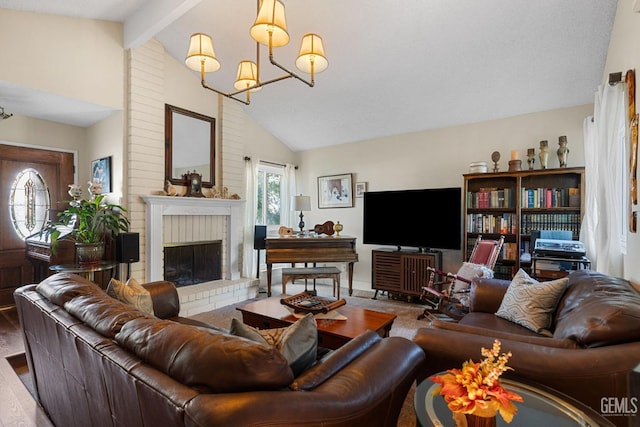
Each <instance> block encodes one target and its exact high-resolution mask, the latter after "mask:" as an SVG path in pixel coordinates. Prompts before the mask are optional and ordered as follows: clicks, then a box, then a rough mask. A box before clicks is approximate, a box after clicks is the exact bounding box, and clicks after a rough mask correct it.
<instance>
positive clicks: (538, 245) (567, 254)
mask: <svg viewBox="0 0 640 427" xmlns="http://www.w3.org/2000/svg"><path fill="white" fill-rule="evenodd" d="M586 253H587V251H586V249H585V247H584V243H582V242H581V241H579V240H557V239H541V238H540V239H536V242H535V246H534V248H533V254H534V255H535V256H539V257H541V256H542V257H561V258H572V259H573V258H578V259H579V258H582V257H584V256H585V255H586Z"/></svg>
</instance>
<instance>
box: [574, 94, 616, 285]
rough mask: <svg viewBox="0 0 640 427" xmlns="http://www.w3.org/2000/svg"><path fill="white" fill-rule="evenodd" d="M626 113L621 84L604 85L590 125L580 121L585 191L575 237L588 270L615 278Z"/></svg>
mask: <svg viewBox="0 0 640 427" xmlns="http://www.w3.org/2000/svg"><path fill="white" fill-rule="evenodd" d="M625 114H626V113H625V94H624V85H623V84H617V85H614V86H611V85H603V86H600V87H599V88H598V92H597V93H596V96H595V103H594V116H593V123H592V124H590V123H589V122H588V121H587V122H585V125H584V128H585V142H584V151H585V176H586V178H585V179H586V193H585V218H584V221H583V226H582V230H581V233H580V237H581V240H582V241H583V242H584V243H585V245H586V247H587V250H588V252H587V255H588V256H589V257H590V258H591V260H592V266H591V268H592V269H594V270H596V271H599V272H601V273H605V274H608V275H611V276H616V277H621V276H622V274H623V270H622V268H623V254H624V245H623V239H624V236H625V233H626V227H625V221H624V215H626V209H624V206H625V200H626V199H625V197H626V194H627V193H626V191H625V188H626V180H625V178H626V175H627V174H626V161H625V157H626V156H625V152H626V150H625V134H626V132H625V127H626V124H625ZM587 120H589V119H587Z"/></svg>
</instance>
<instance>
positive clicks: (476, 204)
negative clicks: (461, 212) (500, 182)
mask: <svg viewBox="0 0 640 427" xmlns="http://www.w3.org/2000/svg"><path fill="white" fill-rule="evenodd" d="M515 206H516V197H515V188H481V189H480V190H479V191H475V192H473V191H468V192H467V208H469V209H484V208H514V207H515Z"/></svg>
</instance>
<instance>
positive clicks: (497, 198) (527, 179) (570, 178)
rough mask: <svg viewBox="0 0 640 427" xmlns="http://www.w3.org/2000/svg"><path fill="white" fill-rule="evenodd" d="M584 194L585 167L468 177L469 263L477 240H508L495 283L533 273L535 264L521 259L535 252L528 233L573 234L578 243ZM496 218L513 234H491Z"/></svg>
mask: <svg viewBox="0 0 640 427" xmlns="http://www.w3.org/2000/svg"><path fill="white" fill-rule="evenodd" d="M584 188H585V187H584V168H583V167H575V168H558V169H539V170H522V171H513V172H494V173H474V174H465V175H464V191H463V194H464V201H463V206H464V214H463V222H464V225H463V227H464V228H463V232H464V238H463V245H464V248H463V252H462V253H463V256H464V257H465V258H464V259H465V260H466V259H468V258H469V255H470V252H471V249H472V248H473V244H474V243H475V240H476V239H477V237H478V236H479V235H482V236H483V238H486V239H496V238H498V237H499V236H500V235H504V236H505V245H504V248H503V253H502V254H501V257H500V259H499V260H498V262H497V264H496V268H495V269H494V272H495V275H496V277H498V278H503V279H511V278H512V277H513V275H514V274H515V273H516V272H517V271H518V269H520V268H523V269H524V270H525V271H527V272H529V273H530V272H531V262H530V261H527V260H523V259H521V256H522V254H523V253H524V252H529V253H531V251H532V250H533V248H532V247H531V245H530V242H531V236H530V231H531V230H571V231H572V234H573V238H574V239H575V240H577V239H578V237H579V231H580V225H581V221H582V215H583V212H584ZM505 194H507V196H506V197H507V201H504V200H505V199H504V197H505V196H504V195H505ZM571 196H572V197H571ZM525 197H526V199H525ZM496 217H503V218H504V220H505V221H506V220H509V224H510V225H511V228H509V229H504V228H503V229H498V230H496V229H495V227H493V228H492V227H491V220H492V219H494V220H495V218H496ZM484 218H486V219H484ZM478 221H482V222H481V223H480V224H479V223H478ZM487 223H488V224H487Z"/></svg>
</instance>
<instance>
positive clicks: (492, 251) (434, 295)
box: [418, 236, 504, 319]
mask: <svg viewBox="0 0 640 427" xmlns="http://www.w3.org/2000/svg"><path fill="white" fill-rule="evenodd" d="M503 245H504V236H500V238H499V239H498V240H485V239H483V238H482V236H478V239H477V240H476V243H475V245H474V246H473V250H472V251H471V256H469V261H468V262H464V263H463V264H462V267H460V270H458V272H457V273H455V274H454V273H450V272H444V271H441V270H438V269H437V268H433V267H427V274H428V277H429V279H428V282H427V286H425V287H423V288H422V295H421V297H420V299H421V301H422V302H424V303H425V304H427V308H426V309H425V310H424V313H422V314H421V315H420V316H418V319H424V318H425V317H427V315H428V314H429V313H444V314H446V315H447V316H449V317H452V318H454V319H459V318H461V317H462V316H463V315H464V314H465V313H466V312H468V309H469V305H468V299H469V289H470V287H471V281H472V280H473V279H474V278H476V277H493V268H494V267H495V265H496V261H497V260H498V256H499V255H500V251H501V250H502V246H503ZM436 277H440V278H441V280H440V281H436Z"/></svg>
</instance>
